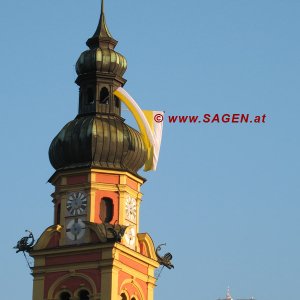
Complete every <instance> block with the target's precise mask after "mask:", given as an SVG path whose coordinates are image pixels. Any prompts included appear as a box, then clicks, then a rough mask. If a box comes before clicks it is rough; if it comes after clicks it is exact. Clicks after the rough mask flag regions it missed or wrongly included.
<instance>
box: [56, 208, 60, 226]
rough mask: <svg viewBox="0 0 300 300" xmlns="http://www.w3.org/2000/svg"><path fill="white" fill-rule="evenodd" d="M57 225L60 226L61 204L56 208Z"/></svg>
mask: <svg viewBox="0 0 300 300" xmlns="http://www.w3.org/2000/svg"><path fill="white" fill-rule="evenodd" d="M55 222H56V224H60V203H58V204H57V208H56V221H55Z"/></svg>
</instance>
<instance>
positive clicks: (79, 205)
mask: <svg viewBox="0 0 300 300" xmlns="http://www.w3.org/2000/svg"><path fill="white" fill-rule="evenodd" d="M86 205H87V200H86V194H85V193H84V192H73V193H70V194H69V196H68V200H67V210H68V212H69V214H70V215H72V216H75V215H80V214H82V213H84V212H85V210H86Z"/></svg>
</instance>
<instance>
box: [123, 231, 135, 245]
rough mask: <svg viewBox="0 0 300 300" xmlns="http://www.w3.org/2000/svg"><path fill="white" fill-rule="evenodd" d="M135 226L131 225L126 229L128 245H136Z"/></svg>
mask: <svg viewBox="0 0 300 300" xmlns="http://www.w3.org/2000/svg"><path fill="white" fill-rule="evenodd" d="M135 237H136V233H135V227H133V226H130V227H128V228H127V229H126V232H125V234H124V238H125V243H126V245H127V246H128V247H130V248H133V247H134V245H135Z"/></svg>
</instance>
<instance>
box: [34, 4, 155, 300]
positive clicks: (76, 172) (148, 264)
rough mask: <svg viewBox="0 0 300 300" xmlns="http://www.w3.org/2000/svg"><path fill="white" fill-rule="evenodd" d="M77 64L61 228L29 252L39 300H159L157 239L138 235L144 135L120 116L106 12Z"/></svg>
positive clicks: (61, 153)
mask: <svg viewBox="0 0 300 300" xmlns="http://www.w3.org/2000/svg"><path fill="white" fill-rule="evenodd" d="M86 44H87V46H88V48H89V49H88V50H86V51H84V52H83V53H82V54H81V55H80V56H79V58H78V61H77V63H76V72H77V75H78V77H77V79H76V84H77V85H78V86H79V111H78V115H77V116H76V118H75V119H74V120H72V121H70V122H68V123H67V124H66V125H65V126H64V127H63V128H62V130H61V131H60V132H59V133H58V134H57V136H56V137H55V138H54V139H53V141H52V143H51V145H50V148H49V158H50V162H51V164H52V166H53V167H54V168H55V170H56V171H55V173H54V174H53V175H52V177H51V178H50V179H49V182H50V183H51V184H52V185H53V186H54V188H55V191H54V193H53V194H52V197H53V203H54V212H53V219H54V225H52V226H50V227H48V228H47V229H46V230H45V231H44V232H43V234H42V235H41V236H40V238H39V239H38V241H37V243H36V244H35V246H34V247H33V249H32V250H31V251H30V255H31V256H32V257H33V258H34V267H33V269H32V274H33V277H34V283H33V300H87V299H91V300H100V299H101V300H153V289H154V286H155V277H154V271H155V269H156V268H157V267H158V266H159V264H160V262H159V258H158V257H157V255H156V252H155V248H154V244H153V242H152V239H151V237H150V236H149V235H148V234H147V233H140V232H139V221H140V213H139V212H140V204H141V199H142V194H141V191H140V189H141V185H142V184H143V183H144V181H145V179H144V178H142V177H141V176H140V175H138V173H137V172H138V170H139V169H140V168H141V167H142V166H143V165H144V164H145V161H146V157H147V153H146V150H145V147H144V144H143V141H142V136H141V134H140V133H139V132H138V131H137V130H135V129H133V128H131V127H130V126H128V125H127V124H126V123H125V122H124V121H125V120H124V119H123V118H122V117H121V101H120V99H119V98H118V97H116V96H115V95H114V93H113V92H114V90H115V89H117V88H118V87H122V86H123V85H124V84H125V82H126V80H125V79H124V78H123V74H124V73H125V71H126V59H125V57H124V56H123V55H121V54H120V53H118V52H116V51H115V46H116V45H117V41H116V40H115V39H114V38H113V37H112V35H111V34H110V32H109V30H108V27H107V25H106V21H105V15H104V5H103V1H102V5H101V15H100V20H99V24H98V27H97V29H96V31H95V33H94V35H93V36H92V37H91V38H89V39H88V40H87V42H86Z"/></svg>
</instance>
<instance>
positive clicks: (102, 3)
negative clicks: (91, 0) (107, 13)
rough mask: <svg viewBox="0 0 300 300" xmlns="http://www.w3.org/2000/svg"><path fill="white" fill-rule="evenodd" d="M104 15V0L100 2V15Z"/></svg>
mask: <svg viewBox="0 0 300 300" xmlns="http://www.w3.org/2000/svg"><path fill="white" fill-rule="evenodd" d="M102 14H104V0H101V15H102Z"/></svg>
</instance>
